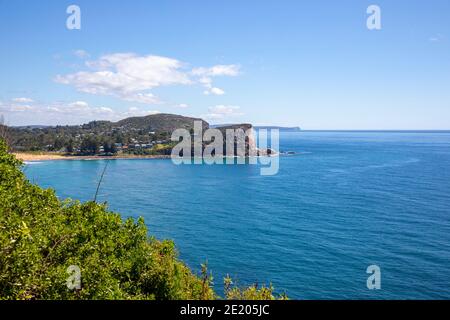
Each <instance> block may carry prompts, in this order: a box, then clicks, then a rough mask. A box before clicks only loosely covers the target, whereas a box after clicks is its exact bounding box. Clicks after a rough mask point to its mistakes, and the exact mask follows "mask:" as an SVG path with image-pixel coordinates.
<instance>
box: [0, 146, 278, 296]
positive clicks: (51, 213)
mask: <svg viewBox="0 0 450 320" xmlns="http://www.w3.org/2000/svg"><path fill="white" fill-rule="evenodd" d="M21 166H22V163H21V162H20V161H18V160H17V159H16V158H15V157H14V156H13V155H11V154H9V153H8V152H7V147H6V144H5V143H4V141H3V140H0V199H1V201H0V299H216V298H219V296H218V295H217V294H216V293H215V292H214V290H213V289H212V277H211V275H210V274H209V273H208V271H207V269H206V266H203V267H202V272H201V273H200V274H198V275H196V274H194V273H192V271H191V270H190V269H189V268H188V267H187V266H186V265H185V264H183V263H182V262H181V261H180V260H178V258H177V252H176V249H175V245H174V243H173V242H172V241H170V240H165V241H159V240H156V239H155V238H154V237H151V236H149V235H148V231H147V228H146V226H145V223H144V220H143V219H138V220H137V221H134V220H133V219H131V218H130V219H127V220H123V219H122V218H121V217H120V215H119V214H117V213H112V212H109V211H108V210H107V207H106V205H105V204H97V203H95V202H86V203H81V202H79V201H73V200H65V201H60V200H59V199H58V198H57V196H56V195H55V192H54V191H53V190H51V189H46V190H44V189H42V188H40V187H39V186H37V185H34V184H32V183H30V182H29V181H28V180H27V179H26V177H25V176H24V174H23V172H22V171H21ZM71 266H72V268H73V267H74V266H75V267H76V268H79V271H80V272H81V285H80V286H79V287H75V288H70V289H69V287H68V286H67V281H68V278H69V276H70V274H68V270H69V271H70V270H72V269H70V267H71ZM224 281H225V294H224V297H225V298H228V299H274V298H276V297H275V296H274V294H273V290H272V287H271V286H270V287H261V288H257V287H256V286H251V287H248V288H244V289H240V288H238V287H236V286H233V284H232V281H231V279H230V278H228V277H227V278H226V279H224ZM279 298H284V297H279Z"/></svg>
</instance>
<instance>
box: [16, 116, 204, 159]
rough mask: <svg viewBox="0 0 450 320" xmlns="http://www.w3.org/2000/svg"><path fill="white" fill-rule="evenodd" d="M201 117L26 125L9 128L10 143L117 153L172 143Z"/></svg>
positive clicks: (18, 146)
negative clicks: (176, 134)
mask: <svg viewBox="0 0 450 320" xmlns="http://www.w3.org/2000/svg"><path fill="white" fill-rule="evenodd" d="M196 120H197V121H202V123H203V127H204V128H207V127H208V126H209V124H208V123H207V122H206V121H204V120H202V119H198V118H191V117H184V116H180V115H174V114H164V113H162V114H154V115H148V116H144V117H131V118H126V119H123V120H120V121H118V122H111V121H92V122H89V123H87V124H83V125H77V126H55V127H42V126H26V127H12V128H9V135H10V137H9V141H11V146H12V148H13V150H15V151H56V152H68V153H81V154H97V153H99V152H102V151H101V150H103V152H107V153H116V152H117V151H120V150H117V148H121V147H122V146H123V145H126V146H128V145H131V146H135V145H139V148H140V147H141V146H142V145H144V146H145V147H146V148H147V147H148V148H151V147H153V145H156V144H169V143H170V136H171V134H172V132H173V131H174V130H175V129H178V128H184V129H187V130H191V129H192V128H193V127H194V121H196Z"/></svg>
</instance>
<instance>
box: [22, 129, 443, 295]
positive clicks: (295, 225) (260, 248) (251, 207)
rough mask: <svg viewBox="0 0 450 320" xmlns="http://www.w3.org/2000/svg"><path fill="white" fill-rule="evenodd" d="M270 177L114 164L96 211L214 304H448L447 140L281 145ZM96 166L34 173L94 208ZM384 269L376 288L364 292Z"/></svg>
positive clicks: (419, 137)
mask: <svg viewBox="0 0 450 320" xmlns="http://www.w3.org/2000/svg"><path fill="white" fill-rule="evenodd" d="M280 149H281V150H282V151H294V152H295V154H294V155H289V156H287V155H286V156H281V157H280V164H279V172H278V174H277V175H275V176H261V175H260V168H259V166H258V165H180V166H176V165H174V164H173V163H172V162H171V160H164V159H160V160H156V159H147V160H114V161H110V164H109V166H108V169H107V172H106V175H105V177H104V180H103V183H102V185H101V189H100V194H99V197H98V201H99V202H107V203H108V206H109V208H110V209H111V210H113V211H116V212H119V213H121V215H122V216H123V217H124V218H127V217H135V218H137V217H139V216H143V217H144V218H145V221H146V224H147V226H148V228H149V233H150V234H151V235H155V236H156V237H157V238H159V239H167V238H169V239H173V240H174V241H175V244H176V246H177V248H178V250H179V253H180V259H181V260H183V261H184V262H185V263H187V264H188V265H189V266H190V267H191V268H192V270H193V271H194V272H199V270H200V264H201V263H204V262H206V261H207V263H208V268H209V270H210V271H212V273H213V276H214V283H215V287H216V289H217V291H218V293H219V294H222V290H223V285H222V282H223V277H225V276H226V275H227V274H229V275H230V276H231V277H232V278H233V279H234V282H235V283H236V284H238V285H242V286H244V285H249V284H252V283H257V284H259V285H261V284H269V283H272V284H273V286H274V287H275V291H276V292H277V293H283V292H285V293H286V294H287V295H288V296H289V297H290V298H291V299H450V133H449V132H299V133H296V132H293V133H287V132H286V133H281V137H280ZM104 166H105V161H104V160H99V161H48V162H37V163H31V164H27V165H26V166H25V168H24V170H25V173H26V175H27V176H28V177H29V179H30V180H31V181H34V182H35V183H37V184H39V185H40V186H42V187H45V188H53V189H55V190H56V193H57V194H58V196H59V197H61V198H73V199H79V200H83V201H84V200H92V199H93V197H94V194H95V189H96V187H97V181H98V179H99V177H100V175H101V172H102V170H103V168H104ZM370 265H377V266H378V267H379V268H380V271H381V288H380V289H379V290H369V289H368V287H367V279H368V277H369V276H370V274H368V273H366V269H367V267H368V266H370Z"/></svg>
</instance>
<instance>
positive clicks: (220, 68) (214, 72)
mask: <svg viewBox="0 0 450 320" xmlns="http://www.w3.org/2000/svg"><path fill="white" fill-rule="evenodd" d="M239 69H240V67H239V66H238V65H236V64H230V65H216V66H213V67H210V68H203V67H201V68H194V69H192V74H194V75H196V76H203V77H204V79H206V78H207V77H217V76H229V77H235V76H237V75H239Z"/></svg>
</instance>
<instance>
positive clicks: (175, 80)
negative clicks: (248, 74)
mask: <svg viewBox="0 0 450 320" xmlns="http://www.w3.org/2000/svg"><path fill="white" fill-rule="evenodd" d="M86 66H87V67H88V68H89V71H79V72H76V73H72V74H67V75H57V76H56V77H55V81H56V82H59V83H62V84H67V85H72V86H74V87H75V88H76V89H77V90H78V91H80V92H84V93H89V94H95V95H109V96H115V97H117V98H119V99H122V100H125V101H132V102H138V103H145V104H161V103H163V102H162V101H161V100H160V99H159V98H158V97H157V96H155V95H154V94H153V93H152V92H151V91H152V90H153V89H155V88H158V87H163V86H173V85H192V84H200V85H202V86H204V87H205V88H206V91H207V92H208V94H215V95H223V94H224V93H225V91H224V90H223V89H220V88H216V87H213V85H212V81H213V79H212V78H213V77H217V76H237V75H238V74H239V66H237V65H216V66H212V67H209V68H204V67H201V68H194V69H192V70H191V71H189V70H186V65H185V64H184V63H182V62H181V61H179V60H176V59H172V58H168V57H162V56H155V55H147V56H138V55H136V54H134V53H115V54H109V55H104V56H102V57H100V58H99V59H98V60H94V61H87V62H86Z"/></svg>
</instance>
